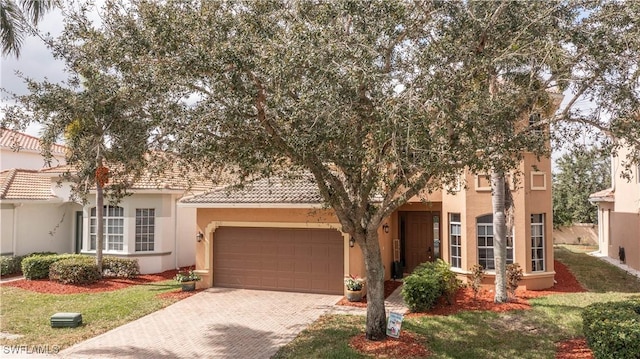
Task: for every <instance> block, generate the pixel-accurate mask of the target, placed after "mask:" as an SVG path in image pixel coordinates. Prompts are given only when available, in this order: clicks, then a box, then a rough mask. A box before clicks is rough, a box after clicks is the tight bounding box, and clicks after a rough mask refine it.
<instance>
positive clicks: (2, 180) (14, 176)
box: [0, 168, 56, 200]
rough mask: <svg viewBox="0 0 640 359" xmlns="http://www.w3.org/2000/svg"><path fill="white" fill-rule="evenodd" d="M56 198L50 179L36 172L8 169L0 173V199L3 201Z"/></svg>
mask: <svg viewBox="0 0 640 359" xmlns="http://www.w3.org/2000/svg"><path fill="white" fill-rule="evenodd" d="M53 198H56V196H54V194H53V192H52V183H51V179H49V178H48V177H44V176H42V175H41V174H40V173H38V171H33V170H19V169H15V168H14V169H10V170H5V171H2V172H0V199H4V200H50V199H53Z"/></svg>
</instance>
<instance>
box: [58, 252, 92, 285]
mask: <svg viewBox="0 0 640 359" xmlns="http://www.w3.org/2000/svg"><path fill="white" fill-rule="evenodd" d="M49 279H50V280H55V281H58V282H61V283H64V284H91V283H95V282H97V281H98V280H99V279H100V272H99V271H98V266H97V265H96V263H95V260H94V259H93V258H91V257H86V256H79V257H72V258H66V259H61V260H59V261H57V262H55V263H52V264H51V266H50V267H49Z"/></svg>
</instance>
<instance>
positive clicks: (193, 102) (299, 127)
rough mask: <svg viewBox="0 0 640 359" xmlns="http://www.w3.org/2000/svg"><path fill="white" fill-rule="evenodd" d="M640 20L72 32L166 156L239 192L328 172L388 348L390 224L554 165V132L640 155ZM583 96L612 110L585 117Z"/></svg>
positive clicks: (534, 9) (383, 14)
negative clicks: (475, 177) (399, 212)
mask: <svg viewBox="0 0 640 359" xmlns="http://www.w3.org/2000/svg"><path fill="white" fill-rule="evenodd" d="M639 10H640V3H625V4H621V3H618V2H615V1H611V2H609V1H595V0H594V1H558V2H510V1H501V2H475V1H467V2H461V1H456V2H440V1H434V2H429V1H427V2H422V1H420V2H399V1H398V2H396V1H373V2H360V1H351V0H339V1H330V2H312V1H300V2H289V1H276V0H273V1H232V0H229V1H179V0H168V1H163V2H154V1H142V0H140V1H139V0H132V1H131V2H119V1H108V2H107V3H106V5H105V7H104V8H103V10H102V13H101V18H102V20H103V23H102V24H100V25H91V24H90V23H89V22H88V21H87V20H86V17H83V16H82V14H79V15H78V16H76V17H73V18H70V19H68V25H67V30H66V31H65V33H64V34H63V38H64V39H65V40H64V42H65V43H68V44H72V45H74V46H75V47H69V48H68V50H66V51H67V52H73V53H75V54H77V57H74V58H77V59H78V60H79V59H81V58H83V57H90V58H92V59H95V60H94V61H95V63H96V64H99V67H98V68H99V69H100V71H101V73H104V74H109V75H114V76H117V78H118V79H119V80H120V81H122V82H123V83H125V84H127V87H126V88H127V89H131V91H132V92H130V93H132V94H135V96H139V95H140V94H144V96H145V98H146V101H148V103H152V104H153V106H152V107H151V108H153V113H154V114H155V115H156V116H155V117H154V118H157V119H158V120H159V122H158V123H157V127H156V128H155V130H154V131H155V132H154V133H155V134H156V135H157V138H158V139H162V140H165V142H164V144H163V146H162V149H164V150H166V151H168V152H170V153H176V154H180V156H181V157H183V158H186V159H188V160H190V161H192V162H194V163H199V164H200V165H201V166H203V167H205V168H214V167H220V166H223V167H226V168H228V169H229V170H230V171H234V172H235V173H236V174H237V176H238V179H239V180H244V179H246V178H253V177H255V176H260V175H267V176H268V175H274V174H290V173H291V172H293V171H295V170H306V171H309V172H311V173H312V174H313V178H314V179H315V183H316V184H317V185H318V188H319V190H320V193H321V194H322V196H323V199H324V201H325V202H326V204H327V205H328V206H329V207H331V208H332V209H333V210H334V211H335V213H336V215H337V217H338V219H339V221H340V223H341V225H342V230H343V231H344V232H346V233H349V234H350V235H351V236H352V238H354V239H355V241H356V242H357V243H358V244H359V245H360V247H361V248H362V249H363V253H364V257H365V266H366V270H367V278H368V286H367V288H368V294H367V297H368V303H369V304H368V312H367V337H368V338H369V339H381V338H383V337H384V335H385V334H384V333H385V330H384V329H385V325H386V324H385V312H384V297H383V276H384V270H383V267H382V260H381V254H380V248H379V244H378V237H377V229H378V227H379V226H380V224H381V223H382V221H383V220H384V219H385V218H386V217H387V216H389V215H390V214H391V213H393V211H394V210H396V209H397V208H398V207H400V206H401V205H402V204H404V203H406V202H407V201H408V200H409V199H410V198H412V197H414V196H416V195H419V196H421V198H422V199H424V200H428V193H429V192H430V191H433V190H437V189H439V188H441V185H442V183H445V182H448V181H452V180H454V179H455V178H456V177H457V176H458V175H459V173H460V171H462V170H463V169H468V170H471V171H481V170H484V171H487V170H490V169H498V170H500V171H507V170H509V169H511V168H513V167H514V166H515V165H516V164H517V163H518V161H519V160H520V158H521V155H522V153H523V152H524V151H528V152H532V153H535V154H536V155H539V156H543V155H548V153H549V150H550V148H549V146H548V144H547V143H548V142H547V140H548V138H546V136H545V134H546V133H547V132H545V131H538V130H539V129H540V128H543V127H544V126H547V125H552V126H553V128H554V129H555V131H557V132H556V134H558V136H557V138H558V139H559V140H570V139H571V138H572V137H571V136H573V135H574V133H577V132H580V131H582V130H583V127H584V126H585V125H590V126H594V128H597V129H599V130H602V131H604V132H603V133H605V134H606V135H608V136H614V137H615V136H625V137H626V138H628V141H629V143H638V141H639V139H640V130H638V128H639V127H640V125H639V124H638V121H637V120H636V119H637V117H634V116H637V112H636V111H637V109H638V103H639V97H640V96H639V94H638V74H639V72H638V71H639V70H638V66H637V59H638V58H639V56H638V49H639V48H640V46H638V45H639V42H640V36H639V35H640V34H639V32H640V31H639V30H638V25H637V24H639V23H640V19H638V17H639V16H640V15H639V14H640V11H639ZM72 48H73V49H75V50H72ZM134 89H135V91H133V90H134ZM563 91H564V92H565V93H566V94H567V95H568V96H567V99H566V100H565V102H564V104H563V105H562V106H561V108H560V110H559V111H558V113H557V114H555V115H554V114H553V113H552V112H553V110H554V109H555V108H556V107H557V105H558V102H559V100H560V96H557V95H554V92H556V93H559V92H563ZM583 98H587V99H590V100H592V101H593V102H594V104H595V105H594V106H593V107H592V108H590V109H578V108H577V107H576V104H577V103H579V101H578V100H579V99H583ZM531 115H535V116H534V117H533V118H534V119H535V121H534V123H533V126H529V119H530V116H531ZM538 115H539V117H538ZM138 120H139V119H136V118H135V117H134V118H132V119H131V121H132V122H133V121H138ZM44 121H47V120H46V119H44ZM541 126H542V127H541ZM612 143H614V142H612ZM635 156H637V152H635ZM636 159H637V157H636Z"/></svg>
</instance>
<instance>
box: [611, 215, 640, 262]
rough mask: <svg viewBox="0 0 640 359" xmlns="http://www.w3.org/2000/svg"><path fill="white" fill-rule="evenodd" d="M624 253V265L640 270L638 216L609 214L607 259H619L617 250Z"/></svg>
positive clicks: (639, 221) (639, 222)
mask: <svg viewBox="0 0 640 359" xmlns="http://www.w3.org/2000/svg"><path fill="white" fill-rule="evenodd" d="M620 247H623V248H624V251H625V257H626V264H627V265H628V266H629V267H631V268H634V269H636V270H640V214H638V213H622V212H612V213H611V241H610V242H609V245H608V249H609V253H608V254H609V257H611V258H614V259H619V248H620Z"/></svg>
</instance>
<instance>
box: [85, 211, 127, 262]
mask: <svg viewBox="0 0 640 359" xmlns="http://www.w3.org/2000/svg"><path fill="white" fill-rule="evenodd" d="M110 208H113V209H116V210H118V212H119V213H120V215H118V216H111V215H110V214H109V209H110ZM97 214H98V210H97V208H96V207H95V206H94V207H91V208H90V209H89V250H90V251H96V250H97V249H98V248H97V247H98V238H97V237H98V236H97V232H98V217H97ZM102 214H103V216H102V218H103V233H102V235H103V238H102V250H103V251H105V252H124V251H125V247H126V246H125V236H124V230H125V227H126V226H125V215H124V207H120V206H111V205H104V208H103V213H102ZM93 220H95V221H96V222H95V224H92V221H93ZM110 220H119V225H118V223H116V225H113V226H112V227H111V228H121V229H122V233H111V232H110V231H109V228H110V226H109V221H110ZM114 237H118V238H120V240H119V241H118V242H114V241H113V238H114ZM110 244H116V245H119V246H121V247H122V249H109V245H110Z"/></svg>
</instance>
